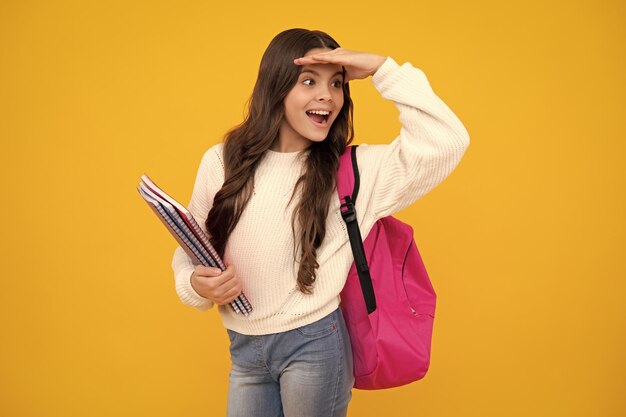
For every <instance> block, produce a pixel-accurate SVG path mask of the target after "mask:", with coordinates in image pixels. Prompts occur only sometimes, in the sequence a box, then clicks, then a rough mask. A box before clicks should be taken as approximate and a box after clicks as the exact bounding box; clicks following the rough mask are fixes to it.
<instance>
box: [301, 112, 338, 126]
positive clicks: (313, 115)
mask: <svg viewBox="0 0 626 417" xmlns="http://www.w3.org/2000/svg"><path fill="white" fill-rule="evenodd" d="M331 113H332V112H329V111H323V110H309V111H307V112H306V115H307V116H309V119H311V121H312V122H313V124H315V125H316V126H319V127H326V126H327V125H328V120H329V119H330V115H331Z"/></svg>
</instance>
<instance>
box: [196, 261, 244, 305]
mask: <svg viewBox="0 0 626 417" xmlns="http://www.w3.org/2000/svg"><path fill="white" fill-rule="evenodd" d="M194 275H195V279H196V282H197V283H198V285H199V287H200V292H199V293H200V294H201V295H203V296H205V297H206V298H209V299H211V300H212V301H213V302H215V303H216V304H220V305H221V304H227V303H229V302H231V301H232V300H234V299H235V298H237V296H239V294H241V291H242V289H241V282H240V280H239V278H238V277H237V276H236V275H235V269H234V267H233V266H230V265H229V266H227V269H226V271H222V270H220V269H219V268H211V267H206V266H202V265H197V266H196V267H195V269H194Z"/></svg>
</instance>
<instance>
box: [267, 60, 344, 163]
mask: <svg viewBox="0 0 626 417" xmlns="http://www.w3.org/2000/svg"><path fill="white" fill-rule="evenodd" d="M330 50H331V49H329V48H315V49H312V50H310V51H309V52H307V53H306V54H305V56H308V55H312V54H316V53H319V52H325V51H330ZM300 71H301V72H300V75H299V76H298V81H297V82H296V84H295V86H294V87H293V88H292V89H291V91H290V92H289V94H287V97H285V100H284V106H285V117H284V118H283V122H282V125H281V127H280V131H279V132H280V133H279V142H280V144H279V148H280V149H279V150H280V151H281V152H293V151H298V150H302V149H305V148H307V147H309V145H310V144H311V141H313V142H321V141H323V140H324V139H326V136H328V132H329V131H330V127H331V126H332V124H333V122H334V121H335V119H336V118H337V115H338V114H339V111H340V110H341V107H342V106H343V76H342V68H341V66H340V65H337V64H312V65H302V66H300Z"/></svg>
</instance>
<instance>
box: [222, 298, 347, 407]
mask: <svg viewBox="0 0 626 417" xmlns="http://www.w3.org/2000/svg"><path fill="white" fill-rule="evenodd" d="M227 331H228V337H229V338H230V356H231V361H232V367H231V371H230V374H229V386H228V406H227V415H228V417H322V416H323V417H339V416H345V415H346V414H347V412H348V403H349V402H350V399H351V398H352V386H353V385H354V375H353V368H352V350H351V347H350V337H349V336H348V330H347V328H346V323H345V322H344V319H343V315H342V314H341V310H340V309H337V310H335V311H334V312H332V313H330V314H329V315H327V316H326V317H323V318H322V319H320V320H318V321H316V322H314V323H311V324H308V325H305V326H302V327H299V328H297V329H293V330H289V331H286V332H282V333H274V334H267V335H261V336H247V335H243V334H241V333H237V332H234V331H232V330H227Z"/></svg>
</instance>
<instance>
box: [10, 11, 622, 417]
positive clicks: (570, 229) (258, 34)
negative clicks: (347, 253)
mask: <svg viewBox="0 0 626 417" xmlns="http://www.w3.org/2000/svg"><path fill="white" fill-rule="evenodd" d="M625 11H626V7H625V6H624V3H623V2H617V1H587V2H583V1H557V2H543V1H539V0H532V1H524V2H503V1H473V2H452V1H440V0H438V1H431V2H419V1H402V2H380V3H373V2H372V3H368V2H358V1H345V2H300V1H297V2H296V1H282V2H251V3H242V2H220V3H219V4H211V3H210V2H208V1H206V2H199V1H193V2H192V1H182V2H175V1H170V2H168V1H141V2H139V1H130V2H124V1H101V2H89V1H85V2H81V1H76V2H61V1H39V2H34V1H2V2H1V3H0V138H1V143H2V148H1V151H0V155H1V156H0V172H1V187H2V194H1V195H2V197H1V198H2V216H1V220H0V222H1V227H2V236H3V239H2V243H1V245H2V247H1V250H0V253H1V256H2V271H3V273H2V288H1V290H0V317H1V320H2V322H1V324H2V330H1V336H0V337H1V339H2V340H1V342H0V396H1V400H0V415H1V416H7V417H22V416H33V417H34V416H37V417H40V416H64V417H70V416H81V417H84V416H90V417H97V416H153V417H157V416H168V417H172V416H191V415H195V416H199V415H204V416H211V415H224V413H225V404H226V389H227V376H228V368H229V355H228V338H227V336H226V332H225V331H224V329H223V327H222V325H221V321H220V319H219V316H218V314H217V311H216V310H211V311H209V312H208V313H199V312H197V311H196V310H194V309H192V308H190V307H186V306H184V305H182V304H181V303H180V301H179V300H178V298H177V296H176V293H175V290H174V281H173V273H172V271H171V267H170V262H171V256H172V253H173V250H174V248H175V247H176V243H175V241H174V239H172V238H171V237H170V236H169V235H168V234H167V232H166V230H165V228H164V227H163V226H162V225H161V223H160V222H159V221H158V220H157V219H156V218H155V217H154V214H153V213H152V212H151V211H150V209H149V208H148V206H147V205H146V204H145V203H144V202H143V200H142V199H141V198H140V196H139V194H138V193H137V191H136V185H137V183H138V182H139V177H140V176H141V175H142V174H143V173H144V172H146V173H148V174H149V175H150V176H151V177H152V178H153V179H154V180H155V181H156V182H157V183H158V184H160V185H161V186H163V187H164V188H165V189H166V190H168V191H169V192H171V194H172V195H173V196H175V197H176V198H178V199H179V200H180V201H182V202H184V204H186V203H187V202H188V199H189V197H190V195H191V190H192V186H193V181H194V179H195V174H196V170H197V167H198V164H199V162H200V158H201V156H202V154H203V153H204V151H205V150H206V149H207V148H208V147H210V146H211V145H213V144H215V143H217V142H219V141H220V140H221V139H222V136H223V134H224V132H225V131H226V130H227V129H228V128H230V127H231V126H233V125H234V124H236V123H238V122H240V121H241V118H242V113H243V109H244V103H245V101H246V99H247V98H248V97H249V95H250V93H251V90H252V86H253V84H254V81H255V77H256V74H257V70H258V63H259V60H260V58H261V55H262V53H263V51H264V49H265V47H266V46H267V44H268V43H269V41H270V40H271V39H272V37H273V36H274V35H275V34H277V33H278V32H280V31H282V30H284V29H287V28H290V27H305V28H308V29H321V30H324V31H327V32H328V33H330V34H331V35H332V36H334V37H335V38H336V39H337V40H338V41H339V43H340V44H341V45H342V46H343V47H345V48H348V49H354V50H364V51H370V52H375V53H379V54H381V55H390V56H392V57H394V59H396V61H398V62H400V63H402V62H406V61H409V62H411V63H412V64H413V65H415V66H417V67H419V68H421V69H422V70H424V72H425V73H426V75H427V76H428V78H429V80H430V82H431V85H432V87H433V89H434V90H435V92H436V93H437V94H438V95H439V96H440V97H441V98H442V99H443V100H444V101H445V102H446V103H447V104H448V105H449V106H450V107H451V108H452V109H453V111H454V112H455V113H456V114H457V115H458V117H459V118H460V119H461V120H462V121H463V123H464V124H465V126H466V127H467V129H468V131H469V133H470V137H471V141H472V142H471V145H470V148H469V150H468V152H467V153H466V155H465V157H464V159H463V160H462V162H461V164H460V165H459V167H458V168H457V170H456V171H455V172H453V173H452V175H451V176H450V177H449V178H448V179H446V180H445V181H444V182H443V183H442V184H441V185H440V186H439V187H437V188H436V189H435V190H433V191H432V192H431V193H429V194H428V195H427V196H425V197H424V198H423V199H421V200H419V201H418V202H417V203H416V204H414V205H413V206H412V207H410V208H409V209H406V210H404V211H403V212H401V213H398V215H397V217H399V218H401V219H403V220H405V221H409V222H411V223H412V224H413V225H414V227H415V231H416V240H417V242H418V245H419V247H420V249H421V251H422V254H423V256H424V259H425V262H426V265H427V267H428V270H429V273H430V275H431V279H432V280H433V283H434V286H435V289H436V290H437V293H438V296H439V299H438V306H437V318H436V321H435V332H434V338H433V351H432V363H431V369H430V371H429V373H428V374H427V376H426V377H425V379H423V380H422V381H419V382H417V383H414V384H411V385H409V386H405V387H402V388H397V389H393V390H385V391H378V392H367V391H356V390H355V391H354V397H353V401H352V403H351V405H350V413H349V415H351V416H386V415H402V416H420V417H421V416H424V417H443V416H455V417H457V416H468V417H469V416H481V417H487V416H494V417H495V416H524V417H527V416H593V417H596V416H624V415H626V400H625V397H624V392H626V376H625V375H626V359H624V356H625V352H626V343H625V338H626V326H625V324H626V308H625V300H626V294H625V293H626V291H625V287H626V284H625V281H624V279H625V278H626V273H625V272H626V271H625V268H624V258H625V257H626V255H625V254H624V250H625V249H626V245H625V243H626V242H625V227H624V226H625V222H624V213H625V212H626V210H625V208H626V207H625V206H626V201H625V195H624V190H625V189H626V184H625V182H626V181H625V180H626V175H625V173H624V165H626V162H625V161H624V157H625V156H626V154H625V152H624V151H625V150H626V145H625V141H626V135H625V131H626V129H625V127H624V116H625V115H626V112H625V111H624V110H625V106H624V96H625V95H626V88H625V82H624V79H625V78H624V74H626V68H625V57H626V54H625V46H624V45H625V42H624V41H625V40H626V37H625V28H626V25H624V21H625V17H626V13H625ZM351 84H352V85H351V87H352V89H353V98H354V101H355V106H356V110H355V124H356V135H357V140H356V143H388V142H390V141H391V140H392V139H393V138H394V137H395V136H396V134H397V133H398V130H399V127H400V124H399V121H398V119H397V110H396V108H395V107H394V106H393V104H392V103H391V102H388V101H386V100H383V99H382V98H381V97H380V95H379V94H378V93H377V92H376V91H375V89H374V87H373V86H372V85H371V82H370V81H369V80H366V81H354V82H352V83H351Z"/></svg>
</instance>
